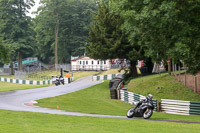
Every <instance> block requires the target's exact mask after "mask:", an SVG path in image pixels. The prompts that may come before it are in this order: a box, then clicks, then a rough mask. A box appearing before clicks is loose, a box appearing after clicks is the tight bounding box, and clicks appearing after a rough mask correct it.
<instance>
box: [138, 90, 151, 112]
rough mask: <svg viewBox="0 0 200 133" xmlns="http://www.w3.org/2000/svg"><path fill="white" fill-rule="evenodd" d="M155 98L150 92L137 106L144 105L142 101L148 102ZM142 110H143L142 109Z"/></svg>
mask: <svg viewBox="0 0 200 133" xmlns="http://www.w3.org/2000/svg"><path fill="white" fill-rule="evenodd" d="M152 99H153V95H152V94H148V95H147V97H146V99H143V100H141V101H140V102H138V103H137V104H136V106H135V108H136V109H137V108H138V107H139V106H140V105H142V103H146V102H152ZM140 112H142V111H140Z"/></svg>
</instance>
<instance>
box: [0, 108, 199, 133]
mask: <svg viewBox="0 0 200 133" xmlns="http://www.w3.org/2000/svg"><path fill="white" fill-rule="evenodd" d="M0 117H1V119H0V132H1V133H66V132H67V133H123V132H124V133H133V132H135V133H146V132H148V133H160V132H163V133H197V132H199V130H200V126H199V124H182V123H172V122H155V121H145V120H130V119H127V120H125V119H110V118H93V117H77V116H65V115H53V114H43V113H31V112H18V111H16V112H14V111H3V110H0Z"/></svg>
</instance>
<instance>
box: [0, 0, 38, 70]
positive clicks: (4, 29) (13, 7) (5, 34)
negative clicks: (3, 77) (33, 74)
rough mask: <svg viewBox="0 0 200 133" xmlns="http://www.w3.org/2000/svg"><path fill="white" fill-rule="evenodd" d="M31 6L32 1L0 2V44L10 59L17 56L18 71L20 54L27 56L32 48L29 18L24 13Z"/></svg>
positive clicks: (20, 65)
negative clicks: (0, 37)
mask: <svg viewBox="0 0 200 133" xmlns="http://www.w3.org/2000/svg"><path fill="white" fill-rule="evenodd" d="M33 4H34V1H33V0H29V1H24V0H17V1H16V0H9V1H7V0H1V1H0V22H1V27H0V34H1V35H2V42H1V44H3V45H4V47H6V48H9V52H7V54H10V57H11V55H16V54H18V62H19V63H18V64H19V65H18V66H19V70H22V54H29V52H30V49H31V48H32V46H31V44H32V43H33V38H32V33H33V31H32V30H31V28H30V24H31V18H30V17H28V16H26V13H27V12H28V11H27V9H29V8H30V7H31V6H32V5H33ZM7 51H8V50H7Z"/></svg>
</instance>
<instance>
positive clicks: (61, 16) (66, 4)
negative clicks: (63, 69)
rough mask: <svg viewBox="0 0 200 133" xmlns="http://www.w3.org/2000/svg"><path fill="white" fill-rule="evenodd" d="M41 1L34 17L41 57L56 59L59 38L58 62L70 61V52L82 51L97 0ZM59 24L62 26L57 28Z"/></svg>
mask: <svg viewBox="0 0 200 133" xmlns="http://www.w3.org/2000/svg"><path fill="white" fill-rule="evenodd" d="M41 2H42V3H43V6H41V7H40V9H39V12H40V14H39V15H38V16H37V17H36V19H35V20H34V24H35V31H36V33H37V34H36V38H37V42H38V43H37V44H38V48H39V49H38V56H39V57H40V59H42V60H43V61H45V62H55V54H56V50H55V49H56V48H55V47H56V42H57V49H58V52H57V55H58V63H66V62H69V61H70V57H71V56H80V55H83V53H84V51H85V48H84V47H85V44H86V40H85V38H86V36H87V35H88V26H89V23H90V21H89V20H90V13H91V12H92V11H93V10H95V8H94V7H95V6H94V1H92V0H91V1H88V0H72V1H68V0H60V1H57V6H55V5H56V1H50V0H43V1H41ZM56 7H58V8H56ZM57 9H58V10H57ZM57 20H59V21H57ZM58 22H59V24H58ZM56 27H59V30H58V31H57V30H56V29H57V28H56ZM55 31H57V32H55ZM56 33H57V34H56ZM55 35H57V37H56V36H55ZM56 38H57V41H56ZM53 54H54V55H53ZM52 59H54V61H52ZM50 60H51V61H50Z"/></svg>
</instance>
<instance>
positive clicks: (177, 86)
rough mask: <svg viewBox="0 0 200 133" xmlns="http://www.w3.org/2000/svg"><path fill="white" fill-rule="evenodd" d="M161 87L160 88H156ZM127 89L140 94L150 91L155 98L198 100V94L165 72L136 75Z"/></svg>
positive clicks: (199, 97)
mask: <svg viewBox="0 0 200 133" xmlns="http://www.w3.org/2000/svg"><path fill="white" fill-rule="evenodd" d="M158 87H161V89H158ZM128 91H131V92H135V93H138V94H141V95H145V96H146V95H147V94H148V93H151V94H153V95H154V98H155V99H158V100H160V99H175V100H186V101H200V95H199V94H196V93H194V92H193V91H191V90H190V89H189V88H187V87H185V86H184V85H183V84H181V83H180V82H178V81H176V79H175V77H174V76H169V75H168V74H167V73H164V74H157V75H150V76H144V77H138V78H136V79H133V80H131V81H130V83H129V85H128Z"/></svg>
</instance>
